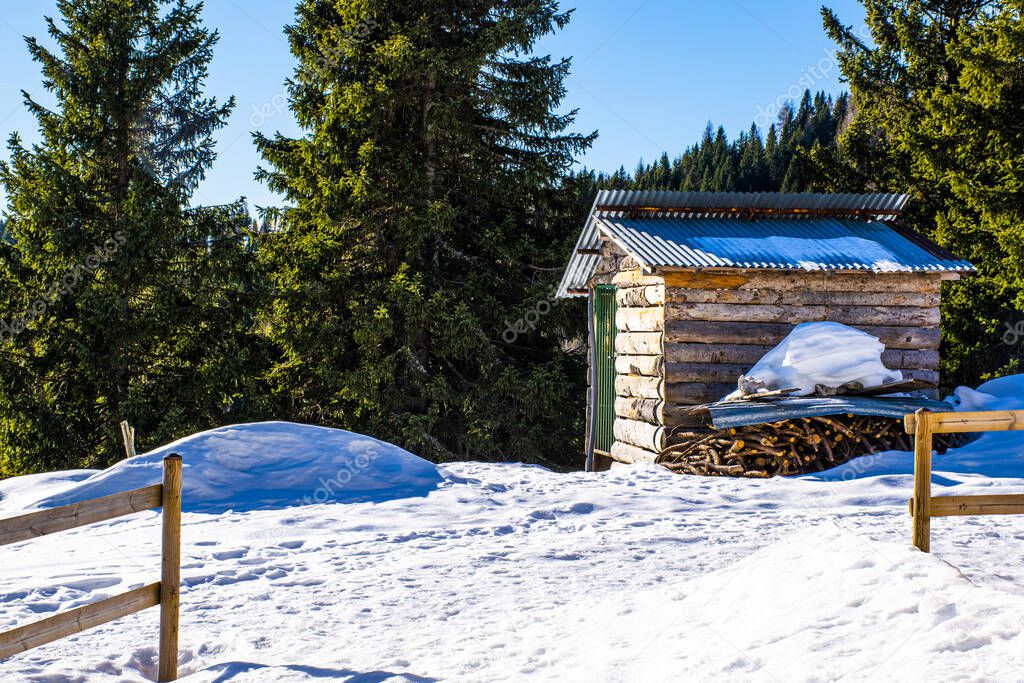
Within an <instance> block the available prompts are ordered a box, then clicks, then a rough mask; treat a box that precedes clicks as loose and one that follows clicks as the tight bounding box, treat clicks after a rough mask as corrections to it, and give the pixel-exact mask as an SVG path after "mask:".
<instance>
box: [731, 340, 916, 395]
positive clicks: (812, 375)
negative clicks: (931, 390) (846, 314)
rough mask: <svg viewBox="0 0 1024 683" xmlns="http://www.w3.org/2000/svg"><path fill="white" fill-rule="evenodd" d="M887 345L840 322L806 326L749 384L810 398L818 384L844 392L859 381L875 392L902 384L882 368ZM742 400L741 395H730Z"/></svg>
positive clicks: (765, 360) (758, 367)
mask: <svg viewBox="0 0 1024 683" xmlns="http://www.w3.org/2000/svg"><path fill="white" fill-rule="evenodd" d="M883 351H885V345H884V344H883V343H882V342H881V341H879V340H878V338H877V337H873V336H872V335H870V334H868V333H867V332H862V331H861V330H858V329H855V328H853V327H848V326H846V325H842V324H840V323H832V322H820V323H803V324H801V325H797V326H796V327H794V328H793V331H792V332H790V333H789V335H788V336H787V337H786V338H785V339H783V340H782V342H780V343H779V345H778V346H776V347H775V348H774V349H772V350H771V351H769V352H768V353H766V354H765V355H764V356H763V357H762V358H761V360H759V361H758V362H757V363H756V364H755V365H754V367H752V368H751V369H750V371H749V372H746V373H744V375H743V379H742V380H741V386H742V385H743V384H744V383H747V384H753V385H754V386H756V387H758V388H761V389H763V390H766V391H774V390H778V389H791V388H796V389H799V391H797V392H794V393H793V395H794V396H809V395H811V394H813V393H814V392H815V388H816V387H817V386H818V385H823V386H826V387H840V386H842V385H844V384H847V383H849V382H859V383H860V384H861V385H862V386H865V387H874V386H879V385H882V384H888V383H890V382H898V381H900V380H902V379H903V373H901V372H900V371H899V370H890V369H889V368H887V367H885V365H884V364H883V363H882V352H883ZM738 396H740V391H739V390H737V391H736V392H734V393H732V394H730V395H729V397H730V398H732V397H738Z"/></svg>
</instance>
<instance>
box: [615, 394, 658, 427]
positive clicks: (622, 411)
mask: <svg viewBox="0 0 1024 683" xmlns="http://www.w3.org/2000/svg"><path fill="white" fill-rule="evenodd" d="M664 405H665V402H664V401H662V400H661V399H657V398H623V397H621V396H620V397H617V398H616V399H615V415H616V416H618V417H624V418H626V419H629V420H639V421H641V422H646V423H648V424H652V425H660V424H661V423H662V408H663V407H664Z"/></svg>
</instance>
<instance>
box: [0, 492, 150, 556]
mask: <svg viewBox="0 0 1024 683" xmlns="http://www.w3.org/2000/svg"><path fill="white" fill-rule="evenodd" d="M160 497H161V485H160V484H155V485H153V486H147V487H145V488H141V489H136V490H134V491H124V492H123V493H115V494H113V495H110V496H104V497H103V498H96V499H95V500H87V501H83V502H81V503H75V504H73V505H64V506H62V507H56V508H50V509H48V510H40V511H39V512H30V513H28V514H25V515H19V516H18V517H10V518H8V519H0V546H2V545H7V544H10V543H18V542H19V541H25V540H28V539H30V538H36V537H38V536H46V535H47V534H54V533H57V532H59V531H67V530H68V529H75V528H77V527H80V526H85V525H87V524H94V523H96V522H103V521H106V520H108V519H116V518H117V517H123V516H125V515H130V514H133V513H135V512H142V511H143V510H152V509H153V508H156V507H160Z"/></svg>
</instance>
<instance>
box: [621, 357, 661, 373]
mask: <svg viewBox="0 0 1024 683" xmlns="http://www.w3.org/2000/svg"><path fill="white" fill-rule="evenodd" d="M615 372H617V373H618V374H620V375H643V376H645V377H662V376H664V374H665V357H664V356H627V355H625V354H618V355H617V356H616V357H615Z"/></svg>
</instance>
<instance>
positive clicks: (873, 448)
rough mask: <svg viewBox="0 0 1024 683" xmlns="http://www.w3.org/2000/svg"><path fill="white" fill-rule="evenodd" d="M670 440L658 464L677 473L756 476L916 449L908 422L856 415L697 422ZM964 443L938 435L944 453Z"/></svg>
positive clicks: (805, 470) (826, 466)
mask: <svg viewBox="0 0 1024 683" xmlns="http://www.w3.org/2000/svg"><path fill="white" fill-rule="evenodd" d="M668 443H669V446H668V447H667V448H665V449H664V450H663V451H662V453H661V456H660V457H659V458H658V463H660V464H661V465H664V466H665V467H667V468H668V469H670V470H672V471H674V472H679V473H682V474H696V475H717V476H731V477H753V478H766V477H772V476H787V475H795V474H806V473H809V472H821V471H823V470H826V469H830V468H832V467H836V466H837V465H842V464H843V463H845V462H848V461H849V460H852V459H853V458H856V457H859V456H863V455H872V454H874V453H880V452H883V451H890V450H900V451H912V450H913V449H914V437H913V436H912V435H909V434H906V433H905V432H904V430H903V422H902V420H897V419H893V418H888V417H875V416H868V415H850V414H847V415H833V416H828V417H807V418H798V419H790V420H785V421H782V422H775V423H772V424H758V425H751V426H747V427H736V428H732V429H723V430H716V429H714V428H713V427H710V426H708V427H706V428H697V427H695V426H694V425H692V424H691V425H688V426H684V427H678V428H676V429H675V430H673V432H672V433H671V434H670V437H669V440H668ZM958 443H959V435H955V434H949V435H936V436H935V448H936V449H937V450H938V452H939V453H945V452H946V450H947V449H948V448H951V447H954V446H956V445H958Z"/></svg>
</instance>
